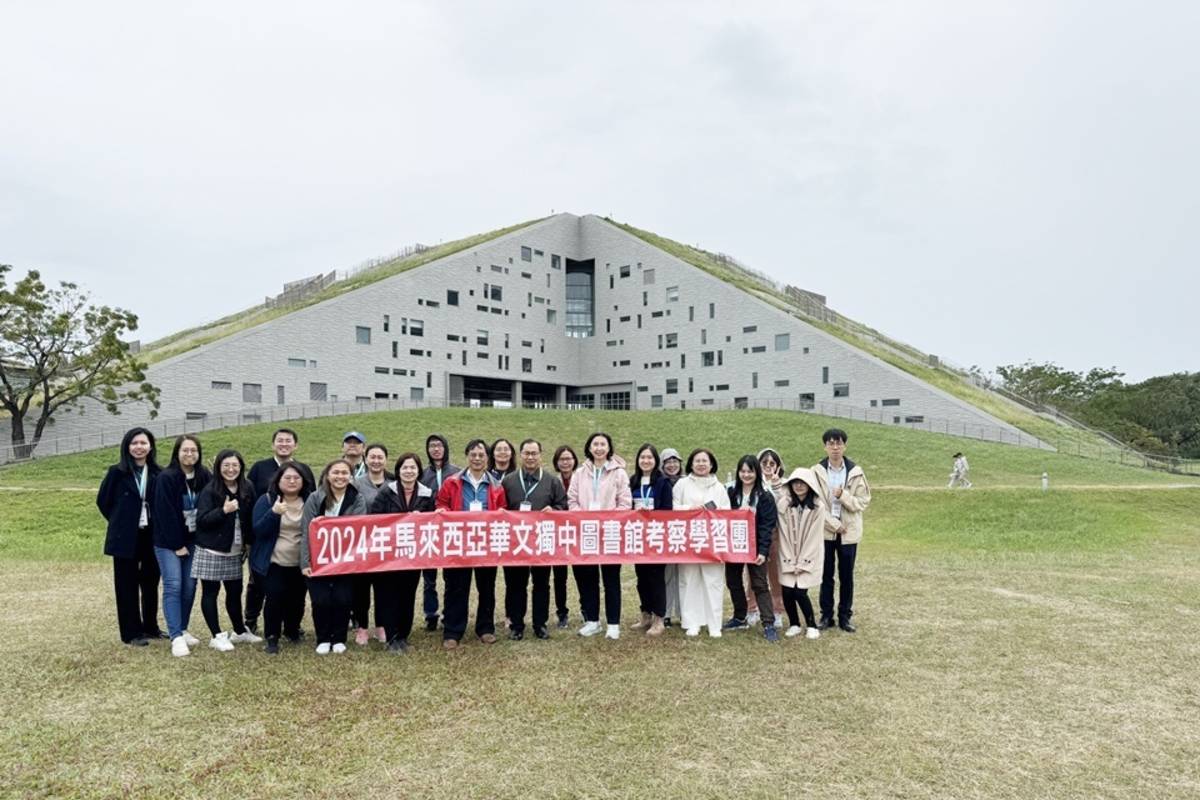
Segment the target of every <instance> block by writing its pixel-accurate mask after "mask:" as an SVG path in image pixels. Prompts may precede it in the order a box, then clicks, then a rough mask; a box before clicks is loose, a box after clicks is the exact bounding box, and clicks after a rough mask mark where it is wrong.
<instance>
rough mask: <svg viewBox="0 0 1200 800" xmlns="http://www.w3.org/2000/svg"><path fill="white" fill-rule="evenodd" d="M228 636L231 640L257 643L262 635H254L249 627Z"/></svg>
mask: <svg viewBox="0 0 1200 800" xmlns="http://www.w3.org/2000/svg"><path fill="white" fill-rule="evenodd" d="M229 638H230V639H231V640H232V641H235V642H245V643H246V644H258V643H259V642H261V641H262V637H261V636H256V635H254V634H253V633H251V631H250V629H249V628H246V630H244V631H242V632H241V633H235V634H233V635H232V636H230V637H229Z"/></svg>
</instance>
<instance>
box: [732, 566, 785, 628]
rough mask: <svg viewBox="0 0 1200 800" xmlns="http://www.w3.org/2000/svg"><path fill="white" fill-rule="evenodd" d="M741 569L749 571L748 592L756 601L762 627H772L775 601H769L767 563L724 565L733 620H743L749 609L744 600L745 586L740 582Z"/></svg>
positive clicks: (769, 588)
mask: <svg viewBox="0 0 1200 800" xmlns="http://www.w3.org/2000/svg"><path fill="white" fill-rule="evenodd" d="M743 568H744V569H747V570H749V571H750V591H752V592H754V599H755V600H757V601H758V613H759V614H760V615H761V616H762V624H763V627H764V628H765V627H767V626H768V625H774V624H775V610H774V609H775V601H773V600H772V599H771V583H770V581H769V579H768V575H767V570H768V569H770V562H769V561H766V562H763V564H762V566H759V565H758V564H726V565H725V585H726V586H727V587H729V597H730V599H731V600H733V617H734V619H741V620H744V619H745V618H746V609H747V608H748V607H749V604H748V602H747V600H746V584H745V582H744V581H743V580H742V570H743Z"/></svg>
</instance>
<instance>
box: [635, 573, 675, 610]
mask: <svg viewBox="0 0 1200 800" xmlns="http://www.w3.org/2000/svg"><path fill="white" fill-rule="evenodd" d="M633 571H634V573H635V574H636V575H637V592H638V600H640V601H641V608H642V613H643V614H654V615H655V616H657V617H665V616H666V615H667V579H666V571H667V565H666V564H635V565H634V567H633Z"/></svg>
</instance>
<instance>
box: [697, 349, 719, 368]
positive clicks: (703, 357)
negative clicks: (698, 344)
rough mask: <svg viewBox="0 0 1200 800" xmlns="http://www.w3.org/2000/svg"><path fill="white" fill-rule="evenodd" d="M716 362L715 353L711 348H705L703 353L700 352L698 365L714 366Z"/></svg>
mask: <svg viewBox="0 0 1200 800" xmlns="http://www.w3.org/2000/svg"><path fill="white" fill-rule="evenodd" d="M716 363H717V354H716V353H714V352H713V351H712V350H705V351H704V352H703V353H701V354H700V366H702V367H712V366H715V365H716Z"/></svg>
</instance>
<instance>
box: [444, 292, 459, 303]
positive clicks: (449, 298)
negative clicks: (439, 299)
mask: <svg viewBox="0 0 1200 800" xmlns="http://www.w3.org/2000/svg"><path fill="white" fill-rule="evenodd" d="M446 305H448V306H456V305H458V290H457V289H447V290H446Z"/></svg>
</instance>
